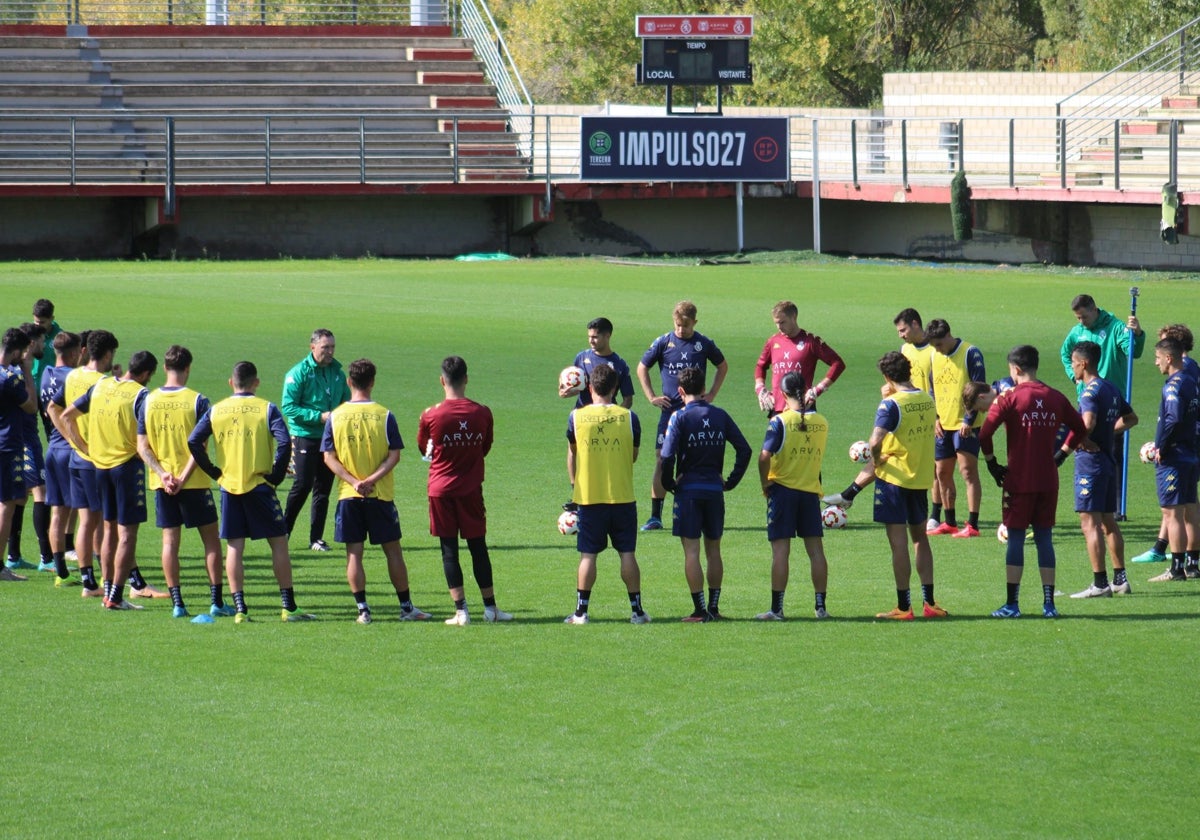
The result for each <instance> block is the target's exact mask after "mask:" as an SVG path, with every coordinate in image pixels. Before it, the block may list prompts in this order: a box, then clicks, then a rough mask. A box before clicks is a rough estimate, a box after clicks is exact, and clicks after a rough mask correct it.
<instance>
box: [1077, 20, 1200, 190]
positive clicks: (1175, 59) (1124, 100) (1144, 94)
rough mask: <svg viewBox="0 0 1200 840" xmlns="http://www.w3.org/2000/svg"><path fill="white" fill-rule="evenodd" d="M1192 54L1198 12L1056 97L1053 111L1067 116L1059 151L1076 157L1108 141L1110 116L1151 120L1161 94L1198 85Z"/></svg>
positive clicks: (1199, 43) (1199, 65)
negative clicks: (1176, 27) (1088, 79)
mask: <svg viewBox="0 0 1200 840" xmlns="http://www.w3.org/2000/svg"><path fill="white" fill-rule="evenodd" d="M1197 58H1200V18H1196V19H1195V20H1192V21H1191V22H1189V23H1187V24H1185V25H1184V26H1181V27H1180V28H1179V29H1177V30H1175V31H1174V32H1172V33H1171V34H1170V35H1167V36H1166V37H1164V38H1163V39H1162V40H1160V41H1158V42H1157V43H1154V44H1152V45H1151V46H1149V47H1147V48H1146V49H1144V50H1142V51H1141V52H1140V53H1138V54H1137V55H1135V56H1133V57H1132V58H1129V59H1127V60H1126V61H1123V62H1121V63H1120V64H1119V65H1117V66H1116V67H1114V68H1113V69H1112V70H1110V71H1108V72H1107V73H1105V74H1103V75H1102V76H1099V77H1098V78H1096V79H1094V80H1093V81H1091V82H1089V83H1088V84H1087V85H1084V86H1083V87H1082V88H1080V89H1079V90H1077V91H1075V92H1074V93H1072V94H1071V95H1070V96H1067V97H1065V98H1063V99H1061V100H1059V102H1058V103H1056V105H1055V108H1054V113H1055V116H1058V117H1064V118H1068V119H1069V122H1067V121H1064V122H1062V123H1061V124H1060V127H1061V129H1062V131H1061V133H1060V135H1059V137H1058V154H1059V156H1060V157H1061V158H1062V159H1063V160H1066V161H1071V160H1077V159H1079V158H1080V157H1082V156H1084V155H1085V154H1087V152H1088V150H1090V149H1092V148H1094V147H1096V146H1097V145H1100V146H1103V145H1105V144H1107V143H1108V141H1109V139H1110V136H1111V135H1110V134H1109V124H1110V123H1111V121H1112V120H1113V119H1114V118H1117V119H1127V120H1134V119H1136V118H1138V117H1143V118H1144V119H1147V120H1151V121H1153V116H1154V114H1155V109H1159V108H1161V106H1162V103H1163V100H1164V98H1166V97H1169V96H1171V95H1172V94H1179V93H1181V92H1184V91H1186V90H1187V89H1188V88H1189V87H1190V86H1196V87H1197V88H1200V61H1198V60H1197ZM1064 174H1065V170H1064ZM1065 185H1066V184H1065V182H1063V184H1062V186H1065Z"/></svg>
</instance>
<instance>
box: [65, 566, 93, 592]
mask: <svg viewBox="0 0 1200 840" xmlns="http://www.w3.org/2000/svg"><path fill="white" fill-rule="evenodd" d="M64 565H65V563H64ZM79 576H80V578H82V579H83V587H84V589H95V588H96V568H95V566H84V567H83V568H82V569H80V570H79Z"/></svg>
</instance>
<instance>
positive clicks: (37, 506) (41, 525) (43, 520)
mask: <svg viewBox="0 0 1200 840" xmlns="http://www.w3.org/2000/svg"><path fill="white" fill-rule="evenodd" d="M33 533H34V534H36V535H37V541H38V553H39V554H40V555H41V557H42V559H43V560H45V559H46V558H48V557H52V556H54V549H53V548H51V547H50V507H49V505H47V504H46V503H45V502H34V503H33Z"/></svg>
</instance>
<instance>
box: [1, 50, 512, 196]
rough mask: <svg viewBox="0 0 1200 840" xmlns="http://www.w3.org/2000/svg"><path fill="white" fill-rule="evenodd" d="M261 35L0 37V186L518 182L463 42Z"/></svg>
mask: <svg viewBox="0 0 1200 840" xmlns="http://www.w3.org/2000/svg"><path fill="white" fill-rule="evenodd" d="M8 29H9V30H12V29H15V28H13V27H9V28H8ZM60 29H62V28H60ZM326 29H327V28H326ZM226 31H227V30H226ZM266 32H267V33H269V34H264V31H263V30H259V31H258V32H257V33H255V34H253V35H251V34H241V33H239V34H224V32H223V31H222V30H221V29H216V28H209V27H176V28H175V29H174V30H172V29H170V28H168V27H148V28H131V27H125V28H121V29H114V28H107V29H105V30H103V31H101V32H96V31H91V32H88V31H82V32H79V31H76V30H75V28H72V31H70V33H68V32H67V31H66V30H65V29H64V30H63V31H62V33H61V34H56V33H47V32H45V31H37V32H29V31H26V32H13V31H5V30H4V29H0V109H3V110H4V111H5V112H6V119H5V120H4V123H3V126H0V183H19V182H21V181H31V180H36V181H41V182H43V183H45V182H54V181H55V180H61V181H63V182H69V183H72V184H76V183H105V182H118V181H122V182H127V181H129V180H131V179H132V180H134V181H144V182H149V183H161V182H163V180H164V177H165V168H166V166H167V160H168V157H170V158H171V160H172V162H173V164H174V167H175V170H174V173H173V175H174V181H175V182H176V183H180V184H184V183H218V184H219V183H244V182H253V183H264V182H265V183H288V182H293V183H366V182H372V183H378V182H384V183H386V182H409V181H412V182H423V181H424V182H428V181H436V182H451V183H459V182H462V181H470V180H503V179H522V178H524V177H525V176H526V175H527V172H528V162H527V160H526V159H525V158H524V156H523V155H522V154H521V151H520V149H519V148H518V143H517V140H516V138H515V136H514V135H513V134H512V133H511V132H510V131H509V119H510V115H509V113H508V112H507V111H506V110H505V109H504V108H502V107H501V106H500V105H499V104H498V101H497V98H496V91H495V88H494V87H493V86H492V85H491V84H490V83H489V82H488V80H487V79H486V78H485V74H484V70H483V65H482V64H481V62H480V61H479V59H478V58H477V56H476V55H475V51H474V49H473V47H472V44H471V42H470V41H469V40H467V39H464V38H458V37H453V36H452V35H451V34H450V32H449V30H448V29H445V28H444V27H426V28H419V27H403V28H402V29H400V28H395V27H393V28H390V30H387V31H381V29H380V28H378V27H372V28H360V29H359V30H351V29H350V28H346V29H345V30H344V32H338V33H335V34H329V33H328V32H327V31H323V32H322V33H320V34H318V35H310V34H305V32H304V31H303V30H289V29H286V28H273V29H269V30H266ZM168 118H169V119H168ZM168 149H173V155H169V154H168Z"/></svg>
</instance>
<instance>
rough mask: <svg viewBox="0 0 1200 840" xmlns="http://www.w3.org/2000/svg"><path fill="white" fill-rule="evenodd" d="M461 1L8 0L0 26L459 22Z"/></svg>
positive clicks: (2, 7)
mask: <svg viewBox="0 0 1200 840" xmlns="http://www.w3.org/2000/svg"><path fill="white" fill-rule="evenodd" d="M456 10H457V6H456V3H455V0H302V2H299V3H297V2H289V0H156V2H147V0H3V2H0V24H35V23H36V24H83V25H99V24H105V25H168V26H183V25H201V24H203V25H210V26H213V25H216V26H226V25H256V26H280V25H289V26H318V25H319V26H328V25H337V24H347V25H366V24H376V25H379V24H387V25H403V26H409V25H411V26H430V25H443V26H445V25H453V24H454V21H455V14H456Z"/></svg>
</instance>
